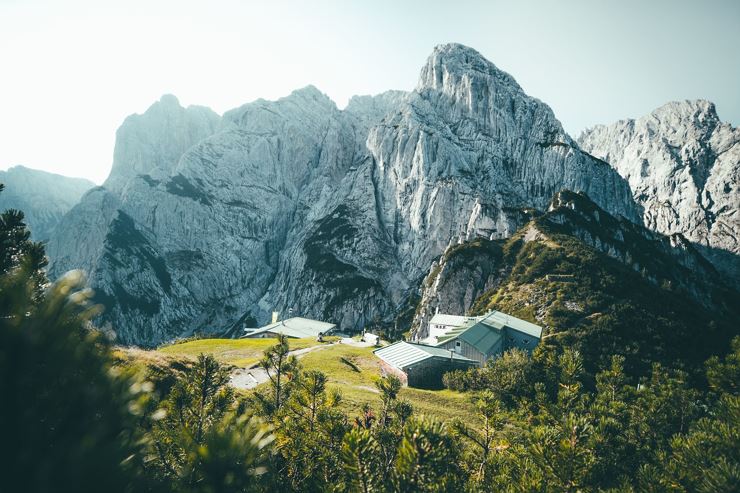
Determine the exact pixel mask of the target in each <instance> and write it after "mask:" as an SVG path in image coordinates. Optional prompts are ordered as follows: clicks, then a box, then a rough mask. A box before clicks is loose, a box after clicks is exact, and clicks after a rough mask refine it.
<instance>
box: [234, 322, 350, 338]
mask: <svg viewBox="0 0 740 493" xmlns="http://www.w3.org/2000/svg"><path fill="white" fill-rule="evenodd" d="M336 328H337V326H336V324H331V323H328V322H321V321H319V320H312V319H310V318H303V317H293V318H288V319H286V320H280V321H279V322H273V323H271V324H269V325H265V326H264V327H260V328H259V329H246V331H245V334H244V335H243V336H242V337H245V338H261V339H270V338H274V337H277V336H278V335H284V336H285V337H291V338H296V339H303V338H312V339H316V338H318V337H319V336H326V335H330V334H331V333H332V332H333V331H334V330H336Z"/></svg>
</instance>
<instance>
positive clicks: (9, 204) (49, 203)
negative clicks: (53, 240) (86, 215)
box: [0, 166, 95, 241]
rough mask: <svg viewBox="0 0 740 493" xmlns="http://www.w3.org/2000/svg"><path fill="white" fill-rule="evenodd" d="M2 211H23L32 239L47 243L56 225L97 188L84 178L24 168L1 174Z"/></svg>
mask: <svg viewBox="0 0 740 493" xmlns="http://www.w3.org/2000/svg"><path fill="white" fill-rule="evenodd" d="M0 183H3V184H4V185H5V190H4V191H3V192H2V193H0V210H5V209H20V210H21V211H23V214H24V215H25V218H26V225H27V226H28V228H29V229H30V231H31V238H32V239H34V240H36V241H46V240H48V239H49V237H50V236H51V233H52V231H53V230H54V228H55V227H56V225H57V223H58V222H59V221H60V220H61V219H62V217H63V216H64V214H66V213H67V212H68V211H69V210H70V209H71V208H72V207H73V206H74V205H75V204H76V203H77V202H79V200H80V198H81V197H82V195H83V194H84V193H85V192H87V191H88V190H89V189H91V188H92V187H94V186H95V184H94V183H93V182H91V181H88V180H85V179H83V178H69V177H66V176H62V175H57V174H54V173H47V172H45V171H39V170H35V169H31V168H26V167H25V166H13V167H12V168H10V169H8V170H7V171H0Z"/></svg>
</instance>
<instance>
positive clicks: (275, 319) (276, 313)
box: [272, 312, 280, 323]
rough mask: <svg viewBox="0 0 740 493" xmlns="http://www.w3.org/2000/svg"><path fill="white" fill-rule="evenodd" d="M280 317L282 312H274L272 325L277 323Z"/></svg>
mask: <svg viewBox="0 0 740 493" xmlns="http://www.w3.org/2000/svg"><path fill="white" fill-rule="evenodd" d="M279 317H280V312H272V323H275V322H277V321H278V318H279Z"/></svg>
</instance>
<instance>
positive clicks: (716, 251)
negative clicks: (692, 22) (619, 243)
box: [579, 100, 740, 283]
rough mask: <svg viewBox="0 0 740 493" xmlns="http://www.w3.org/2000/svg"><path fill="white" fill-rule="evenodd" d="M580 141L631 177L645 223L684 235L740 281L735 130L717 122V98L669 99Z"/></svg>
mask: <svg viewBox="0 0 740 493" xmlns="http://www.w3.org/2000/svg"><path fill="white" fill-rule="evenodd" d="M579 143H580V145H581V146H582V147H583V148H584V149H585V150H586V151H588V152H590V153H591V154H593V155H594V156H596V157H599V158H601V159H603V160H605V161H607V162H608V163H610V164H611V165H612V166H613V167H614V169H616V170H617V171H618V172H619V174H620V175H622V176H623V177H624V178H625V179H626V180H627V181H628V182H629V184H630V187H631V189H632V193H633V195H634V198H635V200H636V201H637V202H638V203H639V204H640V205H641V206H642V208H643V221H644V223H645V225H646V226H647V227H648V228H650V229H652V230H654V231H658V232H660V233H664V234H667V235H670V234H674V233H681V234H683V235H684V236H685V237H686V238H687V239H688V240H689V241H691V242H693V243H695V244H697V245H699V246H700V247H701V250H702V252H703V253H704V254H705V255H706V256H707V258H709V259H710V260H711V261H712V262H713V263H715V265H716V266H717V267H718V268H719V269H720V271H722V272H724V273H725V274H726V277H727V279H729V280H731V281H734V282H736V283H737V282H738V279H739V278H740V266H739V265H738V258H739V257H738V255H740V130H738V129H736V128H732V126H730V125H729V124H727V123H722V122H721V121H720V119H719V117H718V116H717V112H716V110H715V107H714V104H712V103H710V102H708V101H702V100H697V101H679V102H672V103H668V104H666V105H664V106H662V107H660V108H658V109H657V110H655V111H653V112H652V113H650V114H649V115H647V116H644V117H642V118H640V119H637V120H622V121H619V122H617V123H614V124H612V125H600V126H597V127H595V128H593V129H590V130H588V131H586V132H584V133H583V135H581V136H580V138H579Z"/></svg>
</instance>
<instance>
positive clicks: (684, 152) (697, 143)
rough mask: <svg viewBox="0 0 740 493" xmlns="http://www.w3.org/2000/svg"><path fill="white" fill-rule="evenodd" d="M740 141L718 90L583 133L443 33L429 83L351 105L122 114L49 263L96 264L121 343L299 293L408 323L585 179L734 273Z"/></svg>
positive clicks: (159, 338) (256, 310)
mask: <svg viewBox="0 0 740 493" xmlns="http://www.w3.org/2000/svg"><path fill="white" fill-rule="evenodd" d="M656 115H657V116H656ZM737 142H738V131H737V130H736V129H732V128H731V127H730V126H729V125H727V124H723V123H721V122H720V121H719V119H718V118H717V116H716V112H715V110H714V107H713V106H712V105H711V104H710V103H706V102H702V101H699V102H686V103H673V104H669V105H667V106H665V107H663V108H661V109H659V110H656V112H655V113H653V114H652V115H651V116H649V117H646V118H643V119H640V120H637V121H633V122H632V123H630V122H629V121H628V122H618V123H617V124H615V125H613V126H609V127H596V128H595V129H591V130H589V131H587V132H585V133H584V134H583V135H582V136H581V137H580V138H579V140H578V141H576V140H575V139H573V138H571V137H570V136H569V135H568V134H567V133H566V132H565V131H564V130H563V128H562V125H561V124H560V123H559V121H558V120H557V119H556V118H555V116H554V114H553V112H552V110H551V109H550V108H549V107H548V106H547V105H546V104H545V103H543V102H541V101H539V100H537V99H535V98H532V97H530V96H528V95H527V94H525V92H524V91H523V90H522V88H521V87H520V86H519V85H518V84H517V82H516V81H515V80H514V78H513V77H512V76H510V75H509V74H507V73H505V72H503V71H502V70H500V69H498V68H497V67H496V66H495V65H494V64H492V63H491V62H489V61H488V60H486V59H485V58H484V57H482V56H481V55H480V54H479V53H478V52H476V51H475V50H473V49H471V48H468V47H465V46H462V45H458V44H447V45H441V46H438V47H436V48H435V49H434V51H433V53H432V54H431V55H430V57H429V58H428V60H427V62H426V64H425V65H424V66H423V68H422V70H421V74H420V77H419V82H418V84H417V86H416V88H415V89H414V90H413V91H410V92H400V91H389V92H386V93H383V94H380V95H377V96H358V97H354V98H352V99H351V100H350V102H349V104H348V105H347V107H346V108H345V109H344V110H340V109H338V108H337V107H336V105H335V104H334V103H333V102H332V101H331V100H330V99H329V98H328V97H327V96H326V95H324V94H322V93H321V92H320V91H319V90H318V89H316V88H314V87H312V86H309V87H306V88H303V89H300V90H297V91H295V92H293V93H292V94H290V95H289V96H287V97H285V98H282V99H279V100H277V101H264V100H258V101H255V102H252V103H249V104H245V105H243V106H241V107H239V108H235V109H233V110H230V111H228V112H226V113H225V114H224V115H223V116H219V115H217V114H216V113H214V112H213V111H211V110H209V109H207V108H204V107H194V106H191V107H188V108H183V107H182V106H181V105H180V104H179V102H178V100H177V99H176V98H175V97H174V96H169V95H168V96H163V97H162V99H161V100H160V101H158V102H156V103H154V104H153V105H152V106H151V107H150V108H149V109H148V110H147V111H146V112H145V113H144V114H141V115H133V116H131V117H129V118H127V119H126V121H125V122H124V123H123V125H122V126H121V127H120V129H119V130H118V132H117V135H116V147H115V151H114V161H113V168H112V171H111V174H110V176H109V178H108V179H107V180H106V182H105V183H104V184H103V186H102V187H95V188H92V189H91V190H89V191H88V192H87V193H86V194H85V195H84V197H82V199H81V200H80V201H79V202H78V203H77V204H76V205H75V206H74V207H73V208H72V210H70V211H69V212H67V213H66V214H65V215H64V217H62V218H61V220H60V221H59V226H58V227H56V228H55V230H54V233H53V234H52V235H51V238H50V240H49V244H48V253H49V256H50V258H51V266H50V271H49V272H50V276H51V277H55V276H58V275H59V274H61V273H63V272H65V271H66V270H69V269H73V268H82V269H85V270H86V271H87V272H88V276H89V281H90V283H91V286H92V287H93V288H94V289H95V291H96V298H97V300H98V301H99V302H101V303H102V304H103V305H105V307H106V311H105V312H104V314H103V315H102V316H101V318H100V320H99V323H100V324H101V325H102V326H104V327H106V328H109V329H112V330H113V331H115V333H116V334H117V336H118V340H119V341H120V342H122V343H125V344H137V345H145V346H150V345H156V344H159V343H161V342H164V341H168V340H171V339H173V338H176V337H179V336H186V335H189V334H192V333H195V332H207V333H220V334H238V333H239V332H240V330H241V328H242V327H243V326H254V325H257V324H262V323H264V322H265V321H267V319H268V317H269V314H270V312H272V311H279V312H287V311H288V310H289V309H292V310H293V314H300V315H303V316H308V317H312V318H319V319H326V320H331V321H333V322H335V323H337V324H338V325H339V326H340V327H342V328H346V329H358V328H361V327H364V326H367V325H370V324H376V325H377V324H384V325H386V326H392V325H393V323H394V321H395V320H396V319H397V317H399V316H400V315H401V314H403V313H408V311H409V308H411V309H413V307H414V306H415V304H416V301H417V300H418V297H417V295H418V294H419V286H420V285H421V284H422V280H423V279H424V278H425V277H427V276H428V275H429V274H430V266H433V264H434V263H435V262H437V264H438V262H439V260H438V259H439V258H440V256H442V255H443V254H444V253H445V252H446V251H448V250H449V248H451V247H454V246H455V245H457V244H463V243H466V242H471V241H475V240H476V239H478V238H480V239H483V240H485V241H494V240H500V239H504V238H509V237H511V236H513V235H514V234H515V233H516V231H517V230H519V228H521V227H522V226H524V225H526V224H528V222H529V221H530V220H531V219H532V217H534V216H535V215H537V214H539V213H542V212H544V211H546V210H547V209H548V208H549V207H550V206H551V202H552V200H553V196H557V194H558V193H559V192H561V191H562V190H573V191H575V192H580V193H582V194H583V196H584V197H587V198H588V200H589V201H592V203H593V204H594V207H597V208H598V209H599V210H601V211H603V214H604V215H606V216H608V217H611V218H613V219H614V221H617V222H618V223H619V224H624V225H634V227H639V228H642V229H641V231H642V230H644V229H645V228H648V229H649V230H652V231H655V232H656V233H659V234H664V235H667V236H666V238H668V240H666V241H668V243H670V244H671V245H673V247H679V248H689V249H691V252H692V253H691V260H686V259H684V260H686V262H689V263H690V264H691V265H693V266H700V267H697V268H701V269H707V271H708V272H712V279H714V277H715V276H718V277H717V279H720V278H722V277H723V276H724V280H721V281H720V280H718V281H716V282H717V283H720V284H721V283H722V282H734V281H736V280H737V276H736V275H735V274H734V272H737V271H735V270H732V269H736V268H737V258H738V257H737V254H738V251H737V248H738V246H737V233H738V229H739V228H738V209H740V208H739V207H738V204H737V201H738V172H737V168H738V161H739V159H738V152H740V147H739V146H738V145H737ZM636 159H639V160H640V161H639V162H637V161H636ZM636 162H637V164H635V163H636ZM635 166H637V167H636V168H635ZM665 204H667V205H665ZM537 211H540V212H537ZM642 225H644V228H643V226H642ZM625 227H626V226H625ZM629 227H632V226H629ZM618 229H624V228H621V227H620V228H618ZM646 231H647V230H646ZM614 234H618V233H614ZM656 241H657V240H656ZM681 245H683V246H681ZM694 250H696V252H697V253H696V255H697V257H694V253H693V252H694ZM623 260H626V259H623ZM628 263H629V261H628ZM687 265H688V264H687ZM692 272H694V271H692ZM675 282H679V283H680V282H681V280H680V279H676V281H675ZM712 282H714V281H712ZM485 284H486V283H485V281H483V282H482V287H481V288H480V289H482V290H485V289H489V288H490V286H487V287H486V285H485ZM683 284H685V286H683V285H682V289H684V288H685V290H686V292H690V291H692V290H694V291H697V294H698V291H700V288H697V286H696V285H694V284H692V283H691V282H689V281H685V282H683ZM473 298H474V297H472V295H471V297H470V300H469V301H468V302H467V303H463V305H467V306H462V305H461V308H462V309H465V310H467V309H469V308H470V305H471V304H472V302H473V301H474V299H473ZM710 302H712V301H711V300H710Z"/></svg>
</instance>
